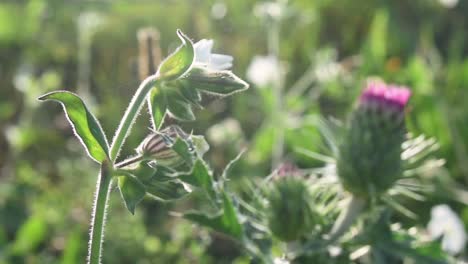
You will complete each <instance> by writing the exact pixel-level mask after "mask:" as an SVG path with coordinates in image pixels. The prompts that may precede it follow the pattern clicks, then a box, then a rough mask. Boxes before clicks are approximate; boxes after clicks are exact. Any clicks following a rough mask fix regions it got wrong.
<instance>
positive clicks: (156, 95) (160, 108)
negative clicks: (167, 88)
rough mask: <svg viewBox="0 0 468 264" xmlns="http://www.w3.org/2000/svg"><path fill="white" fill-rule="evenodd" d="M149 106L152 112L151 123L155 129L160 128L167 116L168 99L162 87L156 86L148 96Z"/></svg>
mask: <svg viewBox="0 0 468 264" xmlns="http://www.w3.org/2000/svg"><path fill="white" fill-rule="evenodd" d="M148 106H149V109H150V114H151V123H152V124H153V128H154V130H159V129H160V128H161V125H162V124H163V121H164V117H165V116H166V109H167V101H166V95H165V94H164V93H163V91H162V90H161V88H159V87H154V88H153V90H151V92H150V94H149V96H148Z"/></svg>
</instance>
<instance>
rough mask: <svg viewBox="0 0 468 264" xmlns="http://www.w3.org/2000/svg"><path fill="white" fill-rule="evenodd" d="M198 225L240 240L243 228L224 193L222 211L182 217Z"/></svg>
mask: <svg viewBox="0 0 468 264" xmlns="http://www.w3.org/2000/svg"><path fill="white" fill-rule="evenodd" d="M184 217H185V218H186V219H188V220H191V221H193V222H195V223H197V224H199V225H202V226H206V227H209V228H212V229H213V230H215V231H218V232H221V233H223V234H226V235H229V236H232V237H234V238H237V239H241V238H242V236H243V228H242V225H241V224H240V222H239V217H238V215H237V211H236V209H235V208H234V205H233V204H232V201H231V200H230V199H229V197H228V196H227V194H226V193H223V210H222V211H221V212H219V213H217V214H215V215H206V214H204V213H201V212H190V213H187V214H185V215H184Z"/></svg>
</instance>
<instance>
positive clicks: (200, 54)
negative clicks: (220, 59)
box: [193, 39, 213, 64]
mask: <svg viewBox="0 0 468 264" xmlns="http://www.w3.org/2000/svg"><path fill="white" fill-rule="evenodd" d="M193 48H194V49H195V62H198V63H204V64H208V63H209V62H210V56H211V49H212V48H213V40H212V39H202V40H200V41H198V42H197V43H195V44H194V45H193Z"/></svg>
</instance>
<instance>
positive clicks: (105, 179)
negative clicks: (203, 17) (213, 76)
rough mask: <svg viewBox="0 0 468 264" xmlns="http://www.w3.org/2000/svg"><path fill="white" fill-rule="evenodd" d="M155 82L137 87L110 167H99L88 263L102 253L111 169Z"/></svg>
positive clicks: (152, 78) (95, 263)
mask: <svg viewBox="0 0 468 264" xmlns="http://www.w3.org/2000/svg"><path fill="white" fill-rule="evenodd" d="M156 82H157V75H151V76H149V77H148V78H146V79H145V80H144V81H143V82H142V83H141V84H140V87H138V90H137V91H136V93H135V96H134V97H133V98H132V100H131V101H130V104H129V106H128V108H127V110H126V111H125V114H124V116H123V118H122V121H121V122H120V125H119V127H118V128H117V131H116V132H115V136H114V140H113V141H112V145H111V149H110V158H111V164H112V166H109V164H108V163H107V162H104V163H103V164H102V167H101V173H100V175H99V179H98V182H97V185H96V199H95V201H94V208H93V215H92V219H91V226H92V227H91V236H90V240H89V252H88V254H89V255H88V263H89V264H99V263H100V260H101V253H102V241H103V239H104V225H105V219H106V207H107V200H108V197H109V191H110V186H111V182H112V173H111V168H112V167H114V165H113V163H114V161H115V159H116V158H117V156H118V154H119V152H120V149H121V148H122V146H123V144H124V142H125V139H126V138H127V135H128V134H129V132H130V129H131V127H132V124H133V123H134V122H135V119H136V117H137V115H138V113H139V112H140V109H141V107H142V106H143V104H144V102H145V98H146V97H147V95H148V93H149V92H150V91H151V89H152V88H153V87H154V85H155V84H156Z"/></svg>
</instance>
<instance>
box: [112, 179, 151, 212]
mask: <svg viewBox="0 0 468 264" xmlns="http://www.w3.org/2000/svg"><path fill="white" fill-rule="evenodd" d="M118 179H119V189H120V194H121V195H122V199H123V200H124V202H125V206H126V207H127V209H128V211H130V213H132V214H135V207H136V206H137V204H138V203H140V202H141V201H142V200H143V198H144V197H145V193H146V191H145V186H144V185H143V184H142V183H141V182H140V181H139V180H137V179H136V178H135V177H131V176H119V178H118Z"/></svg>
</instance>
